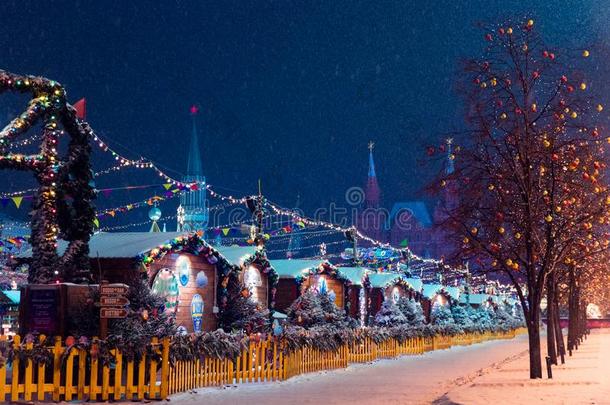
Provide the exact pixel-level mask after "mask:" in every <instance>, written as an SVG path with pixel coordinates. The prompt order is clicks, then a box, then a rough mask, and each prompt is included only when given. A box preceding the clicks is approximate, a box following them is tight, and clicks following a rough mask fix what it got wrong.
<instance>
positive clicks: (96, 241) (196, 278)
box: [24, 232, 276, 332]
mask: <svg viewBox="0 0 610 405" xmlns="http://www.w3.org/2000/svg"><path fill="white" fill-rule="evenodd" d="M65 246H66V244H65V243H64V242H63V241H59V243H58V249H59V250H61V249H64V248H65ZM90 250H91V265H92V268H94V269H96V271H95V272H94V276H95V279H96V281H98V280H105V281H108V282H109V283H124V284H127V285H131V284H132V283H133V281H134V280H135V279H139V278H142V277H144V278H145V279H146V280H147V281H148V284H149V286H150V288H151V291H152V292H153V293H155V294H157V295H159V296H161V297H163V298H164V299H165V308H163V310H164V311H170V312H172V313H174V314H175V318H176V323H177V325H178V326H179V327H182V328H184V330H186V331H188V332H194V331H211V330H215V329H216V328H217V326H218V318H219V316H221V314H222V311H223V309H224V308H226V306H227V305H230V303H229V302H228V299H227V295H228V291H227V285H228V284H229V279H230V278H231V277H235V278H240V279H241V280H244V278H245V279H246V280H245V281H246V282H247V281H248V280H252V281H251V282H250V285H248V288H249V291H250V292H251V293H252V295H253V297H255V298H256V299H257V300H260V303H261V306H262V307H265V308H266V307H267V306H268V305H269V302H270V300H271V298H272V295H271V294H270V292H269V277H270V276H271V279H272V280H275V279H276V277H274V276H273V274H274V273H273V272H272V269H271V268H270V267H269V266H268V262H267V261H266V260H265V259H264V257H265V256H264V252H262V253H259V252H258V250H257V248H256V247H254V246H251V247H235V246H230V247H225V246H219V247H216V246H214V247H213V246H211V245H209V244H207V243H206V242H205V241H204V240H203V239H202V238H201V237H200V236H199V235H198V234H196V233H181V232H117V233H103V232H102V233H98V234H95V235H93V236H92V237H91V240H90ZM24 256H25V258H24V259H27V253H26V254H25V255H24ZM254 274H255V275H256V277H253V275H254ZM83 291H87V289H86V288H85V289H83ZM83 299H85V297H84V296H83Z"/></svg>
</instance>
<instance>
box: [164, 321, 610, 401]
mask: <svg viewBox="0 0 610 405" xmlns="http://www.w3.org/2000/svg"><path fill="white" fill-rule="evenodd" d="M553 372H554V377H555V378H554V379H553V380H546V379H543V380H537V381H531V380H529V379H528V375H529V374H528V369H527V336H526V335H521V336H518V337H517V338H515V339H512V340H498V341H490V342H485V343H481V344H477V345H472V346H465V347H460V346H458V347H452V348H451V349H448V350H440V351H435V352H430V353H426V354H424V355H422V356H405V357H401V358H398V359H392V360H381V361H377V362H375V363H374V364H357V365H350V366H349V367H348V368H347V369H340V370H335V371H329V372H321V373H315V374H305V375H301V376H298V377H295V378H292V379H289V380H288V381H283V382H278V383H259V384H243V385H239V386H227V387H222V388H206V389H199V390H197V392H196V393H182V394H178V395H174V396H172V398H171V400H172V402H178V403H180V404H183V403H184V404H195V403H205V404H206V405H214V404H223V405H226V404H283V405H286V404H430V403H435V404H456V403H457V404H520V405H522V404H530V403H543V402H544V403H547V404H564V403H565V404H580V403H587V404H604V403H606V404H610V381H609V378H610V331H605V332H599V331H597V332H594V334H593V335H592V336H590V337H589V339H588V340H587V341H586V342H585V343H584V344H583V345H582V346H581V348H580V350H578V351H577V352H575V354H574V356H573V357H571V358H568V359H567V362H566V364H565V365H564V366H559V367H556V368H554V370H553ZM545 375H546V374H545Z"/></svg>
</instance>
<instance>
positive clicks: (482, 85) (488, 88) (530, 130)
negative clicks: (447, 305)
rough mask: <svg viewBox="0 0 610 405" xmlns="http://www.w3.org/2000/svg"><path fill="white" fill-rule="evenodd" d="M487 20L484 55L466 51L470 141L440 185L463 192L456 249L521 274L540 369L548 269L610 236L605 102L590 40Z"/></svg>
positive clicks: (460, 256)
mask: <svg viewBox="0 0 610 405" xmlns="http://www.w3.org/2000/svg"><path fill="white" fill-rule="evenodd" d="M482 30H483V32H482V35H481V37H482V45H483V53H482V56H481V57H476V58H473V59H471V60H469V61H467V62H466V63H465V65H464V71H463V74H462V80H461V81H460V89H461V90H462V93H463V94H464V98H465V102H466V123H467V126H468V141H467V142H466V143H465V144H464V145H455V146H454V148H453V151H452V156H451V158H452V159H454V161H453V162H452V168H451V170H445V171H443V172H442V173H441V174H440V175H439V179H438V180H437V181H436V182H435V184H434V186H433V187H432V188H433V189H434V190H436V191H439V192H440V191H441V190H442V189H443V188H446V187H450V188H451V189H452V190H454V191H455V192H456V195H458V196H459V198H458V199H457V201H455V202H454V203H453V204H452V205H447V206H445V207H444V218H445V219H444V220H443V223H442V224H439V225H441V226H443V227H445V229H448V230H449V232H450V234H451V237H452V238H453V243H454V244H455V245H456V247H457V249H456V251H455V254H454V255H453V256H452V257H450V258H449V259H454V260H456V261H459V262H460V263H462V262H463V261H464V260H468V261H470V263H474V264H475V269H474V270H475V271H478V272H494V273H501V274H503V275H504V277H506V278H508V279H509V280H510V281H511V283H512V285H513V287H514V289H515V291H516V293H517V295H518V297H519V300H520V302H521V306H522V308H523V312H524V317H525V320H526V325H527V328H528V337H529V355H530V377H531V378H541V377H542V364H541V353H540V331H539V324H540V311H539V307H540V301H541V299H542V297H543V295H544V293H545V290H546V289H547V287H548V286H549V284H548V282H549V281H548V280H549V279H551V281H550V284H552V285H555V283H556V281H555V279H554V277H555V275H556V272H557V271H558V268H559V266H561V264H562V263H565V262H566V261H568V262H570V263H571V262H572V261H573V260H576V259H575V258H574V257H572V256H571V253H572V252H573V250H572V247H578V248H579V249H580V250H583V251H586V250H587V249H589V250H590V252H592V251H593V250H595V249H600V250H601V249H602V248H603V247H604V246H607V245H608V240H607V236H605V235H603V231H602V228H604V227H605V224H606V223H607V202H610V198H608V195H607V194H608V190H607V187H606V181H605V180H606V179H605V176H604V172H605V170H604V169H605V163H604V153H605V147H606V145H605V144H606V143H607V142H606V139H605V138H604V131H605V127H604V115H603V114H602V111H603V109H604V107H603V105H602V104H601V103H599V102H596V101H594V100H593V98H592V97H591V96H590V94H589V93H590V88H591V87H592V86H593V84H592V82H590V81H589V80H587V78H586V77H585V76H584V74H583V73H582V72H583V71H584V68H586V66H582V65H584V63H586V61H587V60H588V58H589V57H590V56H591V55H590V52H589V51H579V52H578V53H574V52H572V51H564V50H561V49H559V48H556V47H553V46H549V45H546V44H545V43H544V41H543V38H542V36H541V35H540V34H539V33H538V32H537V30H536V28H535V24H534V21H533V20H531V19H529V20H528V19H525V20H522V21H521V20H520V21H508V22H505V23H502V24H498V25H489V26H482ZM606 136H607V135H606ZM608 140H609V141H610V138H608ZM583 231H586V233H587V236H586V237H585V238H584V239H582V238H581V235H582V234H583ZM589 235H590V236H589ZM595 246H597V248H596V247H595Z"/></svg>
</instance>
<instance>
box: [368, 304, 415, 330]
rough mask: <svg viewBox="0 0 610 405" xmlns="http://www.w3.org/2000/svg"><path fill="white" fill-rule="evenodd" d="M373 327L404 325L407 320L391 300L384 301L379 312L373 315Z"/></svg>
mask: <svg viewBox="0 0 610 405" xmlns="http://www.w3.org/2000/svg"><path fill="white" fill-rule="evenodd" d="M373 322H374V324H375V326H386V327H390V326H398V325H406V324H407V318H406V317H405V316H404V314H403V313H402V311H401V310H400V309H399V308H398V306H396V305H395V304H394V302H393V301H392V300H385V301H384V302H383V304H381V308H380V309H379V312H377V314H376V315H375V319H374V321H373Z"/></svg>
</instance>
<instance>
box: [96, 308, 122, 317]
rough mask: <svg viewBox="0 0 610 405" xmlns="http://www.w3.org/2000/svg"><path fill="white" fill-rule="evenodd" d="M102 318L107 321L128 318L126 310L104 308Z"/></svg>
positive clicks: (101, 313)
mask: <svg viewBox="0 0 610 405" xmlns="http://www.w3.org/2000/svg"><path fill="white" fill-rule="evenodd" d="M100 316H101V317H102V318H106V319H113V318H114V319H116V318H126V317H127V310H126V309H125V308H102V309H101V311H100Z"/></svg>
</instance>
